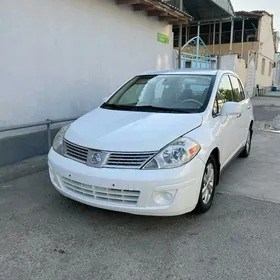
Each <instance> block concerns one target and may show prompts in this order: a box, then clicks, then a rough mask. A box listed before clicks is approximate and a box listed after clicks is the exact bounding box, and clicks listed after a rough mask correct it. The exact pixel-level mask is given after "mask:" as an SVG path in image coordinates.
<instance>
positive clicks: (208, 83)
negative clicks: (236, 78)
mask: <svg viewBox="0 0 280 280" xmlns="http://www.w3.org/2000/svg"><path fill="white" fill-rule="evenodd" d="M214 80H215V76H212V75H190V74H189V75H152V76H137V77H135V78H133V79H132V80H130V81H129V82H128V83H127V84H125V85H124V86H123V87H122V88H121V89H119V90H118V91H117V92H116V93H115V94H114V95H113V96H112V97H111V98H110V99H109V100H108V101H107V102H106V103H103V104H102V106H101V107H102V108H107V109H115V110H131V111H155V112H178V113H199V112H203V111H204V110H205V108H206V106H207V104H208V101H209V97H210V95H211V91H212V88H213V84H214Z"/></svg>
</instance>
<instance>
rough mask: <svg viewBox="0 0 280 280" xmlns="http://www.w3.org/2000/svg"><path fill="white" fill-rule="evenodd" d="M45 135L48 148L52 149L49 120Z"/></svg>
mask: <svg viewBox="0 0 280 280" xmlns="http://www.w3.org/2000/svg"><path fill="white" fill-rule="evenodd" d="M47 122H48V123H47V134H48V148H49V149H50V148H51V147H52V138H51V120H47Z"/></svg>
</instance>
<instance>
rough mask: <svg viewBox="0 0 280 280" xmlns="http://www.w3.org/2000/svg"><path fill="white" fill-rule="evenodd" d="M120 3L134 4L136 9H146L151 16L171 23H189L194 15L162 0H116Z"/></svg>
mask: <svg viewBox="0 0 280 280" xmlns="http://www.w3.org/2000/svg"><path fill="white" fill-rule="evenodd" d="M116 3H117V4H118V5H132V6H133V9H134V11H136V12H137V11H144V12H146V14H147V16H149V17H157V18H158V19H159V20H160V21H166V22H168V23H169V24H187V23H188V22H189V20H192V19H193V17H192V16H190V15H189V14H188V13H186V12H184V11H181V10H179V9H178V8H176V7H175V6H172V5H170V4H168V3H166V2H164V1H161V0H116Z"/></svg>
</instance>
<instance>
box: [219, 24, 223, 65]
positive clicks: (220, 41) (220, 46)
mask: <svg viewBox="0 0 280 280" xmlns="http://www.w3.org/2000/svg"><path fill="white" fill-rule="evenodd" d="M222 28H223V23H222V20H220V27H219V67H218V68H219V69H221V66H222V65H221V55H222Z"/></svg>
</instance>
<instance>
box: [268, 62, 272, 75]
mask: <svg viewBox="0 0 280 280" xmlns="http://www.w3.org/2000/svg"><path fill="white" fill-rule="evenodd" d="M272 68H273V63H272V62H269V70H268V76H271V74H272Z"/></svg>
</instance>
